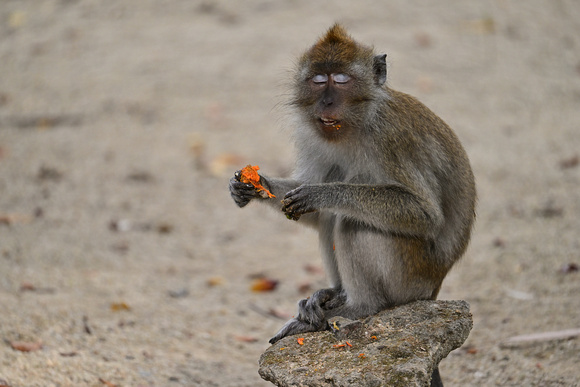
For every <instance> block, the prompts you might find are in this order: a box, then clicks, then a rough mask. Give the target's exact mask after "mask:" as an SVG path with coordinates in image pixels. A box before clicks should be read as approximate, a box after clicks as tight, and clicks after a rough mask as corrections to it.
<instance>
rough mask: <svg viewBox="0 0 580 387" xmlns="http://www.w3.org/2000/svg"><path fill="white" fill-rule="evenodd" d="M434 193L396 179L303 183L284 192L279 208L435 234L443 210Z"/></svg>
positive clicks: (386, 228) (398, 230)
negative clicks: (322, 212)
mask: <svg viewBox="0 0 580 387" xmlns="http://www.w3.org/2000/svg"><path fill="white" fill-rule="evenodd" d="M434 197H435V195H429V194H427V193H425V194H423V195H420V194H418V193H415V192H413V191H412V190H411V189H410V188H408V187H405V186H403V185H401V184H398V183H393V184H385V185H368V184H349V183H323V184H304V185H301V186H300V187H298V188H296V189H294V190H292V191H290V192H288V193H287V194H286V196H285V197H284V200H283V203H284V206H283V208H282V211H284V212H285V213H286V214H287V215H289V216H293V217H300V215H302V214H305V213H309V212H313V211H320V210H328V211H332V212H335V213H337V214H342V215H346V216H348V217H351V218H353V219H356V220H358V221H360V222H363V223H366V224H370V225H371V226H373V227H375V228H378V229H380V230H384V231H386V232H396V233H402V234H408V235H416V236H435V234H436V232H437V230H438V229H439V227H440V226H441V225H442V224H443V212H442V209H441V206H440V205H439V204H438V203H437V201H436V199H435V198H434Z"/></svg>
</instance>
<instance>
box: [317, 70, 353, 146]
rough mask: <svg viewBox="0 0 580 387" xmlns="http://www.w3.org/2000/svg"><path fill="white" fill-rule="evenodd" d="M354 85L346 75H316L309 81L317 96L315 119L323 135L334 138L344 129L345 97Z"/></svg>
mask: <svg viewBox="0 0 580 387" xmlns="http://www.w3.org/2000/svg"><path fill="white" fill-rule="evenodd" d="M352 83H353V80H352V77H351V76H350V75H348V74H344V73H338V74H334V73H332V74H316V75H314V76H313V77H312V78H311V79H310V80H309V81H308V84H309V87H310V90H311V92H312V94H313V95H315V96H316V103H315V105H314V112H313V113H314V117H313V118H314V119H315V120H316V125H317V126H318V127H319V128H320V130H321V131H322V133H323V134H325V135H330V136H334V135H335V134H337V132H339V131H340V129H341V128H342V125H343V124H344V123H343V120H344V105H345V102H346V98H345V97H346V96H347V94H348V91H349V90H350V89H351V88H352Z"/></svg>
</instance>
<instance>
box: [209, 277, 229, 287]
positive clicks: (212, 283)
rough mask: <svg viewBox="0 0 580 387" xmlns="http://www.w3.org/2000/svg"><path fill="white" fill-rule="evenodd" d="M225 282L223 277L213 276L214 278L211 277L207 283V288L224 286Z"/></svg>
mask: <svg viewBox="0 0 580 387" xmlns="http://www.w3.org/2000/svg"><path fill="white" fill-rule="evenodd" d="M224 282H225V280H224V278H223V277H220V276H213V277H209V278H208V279H207V281H206V284H207V286H209V287H214V286H220V285H223V284H224Z"/></svg>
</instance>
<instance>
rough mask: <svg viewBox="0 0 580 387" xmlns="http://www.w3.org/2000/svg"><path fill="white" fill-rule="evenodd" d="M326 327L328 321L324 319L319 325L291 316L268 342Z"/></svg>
mask: <svg viewBox="0 0 580 387" xmlns="http://www.w3.org/2000/svg"><path fill="white" fill-rule="evenodd" d="M326 329H328V322H327V321H326V320H325V321H324V324H323V326H322V327H321V326H320V325H313V324H309V323H307V322H304V321H301V320H298V319H297V318H293V319H291V320H288V322H287V323H286V324H284V326H283V327H282V328H281V329H280V330H279V331H278V333H276V335H274V337H272V338H271V339H270V341H269V343H270V344H274V343H275V342H277V341H278V340H281V339H283V338H284V337H286V336H292V335H297V334H299V333H306V332H316V331H324V330H326Z"/></svg>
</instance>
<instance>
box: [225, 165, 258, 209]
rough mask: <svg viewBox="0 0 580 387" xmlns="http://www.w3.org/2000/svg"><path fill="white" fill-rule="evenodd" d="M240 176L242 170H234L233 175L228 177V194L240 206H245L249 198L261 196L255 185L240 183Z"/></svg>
mask: <svg viewBox="0 0 580 387" xmlns="http://www.w3.org/2000/svg"><path fill="white" fill-rule="evenodd" d="M241 178H242V171H236V173H234V177H232V178H231V179H230V194H231V195H232V198H233V199H234V202H236V204H237V205H238V207H240V208H241V207H245V206H246V205H247V204H248V203H249V202H250V200H252V199H255V198H259V197H261V195H260V193H259V192H258V190H257V189H256V187H254V186H253V185H252V184H249V183H242V182H241V181H240V179H241ZM261 180H263V179H261Z"/></svg>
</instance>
